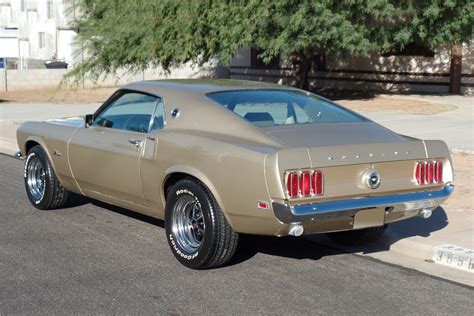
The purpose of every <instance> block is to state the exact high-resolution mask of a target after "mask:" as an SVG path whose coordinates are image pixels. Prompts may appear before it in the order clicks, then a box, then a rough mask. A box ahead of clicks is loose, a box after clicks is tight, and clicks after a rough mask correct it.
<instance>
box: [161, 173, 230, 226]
mask: <svg viewBox="0 0 474 316" xmlns="http://www.w3.org/2000/svg"><path fill="white" fill-rule="evenodd" d="M184 178H193V179H195V180H197V181H199V182H200V183H202V184H203V185H204V186H205V187H206V188H207V189H208V190H209V191H210V192H211V194H212V195H213V196H214V198H215V199H216V202H217V203H218V204H219V206H220V207H221V210H222V212H223V213H224V216H225V217H226V219H227V221H228V222H229V224H230V225H231V226H232V223H231V221H230V218H229V216H228V215H227V214H226V212H225V205H224V203H223V201H222V199H221V196H220V194H219V192H218V190H217V188H216V187H215V186H214V185H213V184H212V181H211V180H210V179H209V178H208V177H207V176H206V175H205V174H204V173H203V172H201V171H200V170H198V169H196V168H193V167H190V166H173V167H170V168H168V169H167V170H166V171H165V177H164V178H163V183H162V186H161V196H162V201H163V207H165V205H166V197H167V194H168V192H167V191H168V190H169V189H170V188H171V187H172V186H173V185H174V184H175V183H177V182H178V181H180V180H182V179H184Z"/></svg>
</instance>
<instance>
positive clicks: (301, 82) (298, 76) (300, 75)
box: [291, 51, 312, 90]
mask: <svg viewBox="0 0 474 316" xmlns="http://www.w3.org/2000/svg"><path fill="white" fill-rule="evenodd" d="M311 57H312V56H308V55H306V54H305V53H303V52H302V51H296V52H294V53H293V54H292V55H291V63H292V65H293V69H294V70H295V86H296V87H297V88H300V89H305V90H308V89H309V80H308V75H309V71H310V70H311V64H312V58H311Z"/></svg>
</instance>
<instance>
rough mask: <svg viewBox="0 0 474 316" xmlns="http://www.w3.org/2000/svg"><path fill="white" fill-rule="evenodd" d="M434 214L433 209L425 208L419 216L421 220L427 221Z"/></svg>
mask: <svg viewBox="0 0 474 316" xmlns="http://www.w3.org/2000/svg"><path fill="white" fill-rule="evenodd" d="M432 214H433V210H432V209H429V208H424V209H422V210H421V211H420V212H419V213H418V216H419V217H421V218H424V219H427V218H430V217H431V215H432Z"/></svg>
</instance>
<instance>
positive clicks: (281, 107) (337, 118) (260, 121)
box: [207, 90, 364, 127]
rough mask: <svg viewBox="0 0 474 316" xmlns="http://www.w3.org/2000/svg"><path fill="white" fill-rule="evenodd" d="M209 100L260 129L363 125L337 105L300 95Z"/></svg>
mask: <svg viewBox="0 0 474 316" xmlns="http://www.w3.org/2000/svg"><path fill="white" fill-rule="evenodd" d="M207 97H208V98H210V99H212V100H213V101H215V102H217V103H218V104H220V105H222V106H224V107H226V108H227V109H229V110H231V111H232V112H234V113H235V114H237V115H239V116H240V117H242V118H244V119H246V120H247V121H249V122H250V123H252V124H253V125H255V126H257V127H270V126H279V125H294V124H312V123H336V122H362V121H364V119H363V118H362V117H360V116H358V115H356V114H354V113H352V112H349V111H347V110H345V109H344V108H342V107H340V106H338V105H336V104H334V103H331V102H329V101H327V100H324V99H323V98H321V97H318V96H316V95H311V94H306V93H304V92H301V91H291V90H239V91H223V92H213V93H209V94H207Z"/></svg>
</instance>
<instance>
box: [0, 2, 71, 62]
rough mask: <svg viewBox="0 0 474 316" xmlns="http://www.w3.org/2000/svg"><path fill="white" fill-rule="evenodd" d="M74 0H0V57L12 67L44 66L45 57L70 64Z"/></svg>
mask: <svg viewBox="0 0 474 316" xmlns="http://www.w3.org/2000/svg"><path fill="white" fill-rule="evenodd" d="M76 1H77V0H0V58H2V57H7V58H9V59H10V61H9V64H11V59H13V60H15V64H16V66H17V67H16V68H18V69H27V68H44V62H45V61H47V60H54V59H56V60H59V61H64V62H66V63H68V65H69V67H71V66H72V65H73V64H74V54H73V40H74V37H75V36H76V34H77V32H76V31H75V30H73V29H72V28H71V22H72V21H74V18H75V15H76V8H75V2H76Z"/></svg>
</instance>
